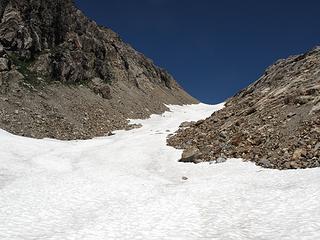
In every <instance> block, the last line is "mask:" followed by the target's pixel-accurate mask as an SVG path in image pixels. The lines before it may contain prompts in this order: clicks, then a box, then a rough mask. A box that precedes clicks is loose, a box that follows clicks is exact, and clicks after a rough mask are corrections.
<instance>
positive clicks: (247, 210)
mask: <svg viewBox="0 0 320 240" xmlns="http://www.w3.org/2000/svg"><path fill="white" fill-rule="evenodd" d="M222 107H223V104H221V105H215V106H210V105H205V104H198V105H189V106H170V109H171V111H170V112H166V113H164V114H162V115H152V116H151V118H150V119H147V120H132V121H131V122H132V123H136V124H139V123H140V124H142V125H143V127H141V128H139V129H133V130H131V131H117V132H116V135H114V136H110V137H102V138H96V139H92V140H86V141H70V142H64V141H57V140H50V139H44V140H36V139H29V138H24V137H18V136H14V135H12V134H9V133H7V132H5V131H2V130H1V131H0V239H1V240H15V239H26V240H31V239H32V240H36V239H37V240H38V239H46V240H47V239H48V240H55V239H57V240H61V239H94V240H100V239H101V240H102V239H104V240H105V239H108V240H109V239H121V240H126V239H130V240H132V239H148V240H152V239H159V240H160V239H183V240H188V239H192V240H193V239H237V240H238V239H270V240H271V239H290V240H291V239H319V238H320V204H319V199H320V184H319V183H320V182H319V179H320V170H319V169H307V170H292V171H277V170H268V169H262V168H260V167H257V166H255V165H254V164H252V163H245V162H242V161H241V160H237V159H230V160H228V161H227V162H225V163H221V164H211V165H210V164H208V163H202V164H199V165H194V164H183V163H178V162H177V160H178V159H179V157H180V154H181V151H180V150H176V149H174V148H172V147H168V146H166V137H167V135H168V134H169V133H172V132H174V131H176V130H177V129H178V126H179V125H180V123H181V122H184V121H193V120H199V119H202V118H205V117H208V116H210V115H211V114H212V112H213V111H216V110H218V109H220V108H222ZM183 177H186V178H187V179H186V178H184V179H183Z"/></svg>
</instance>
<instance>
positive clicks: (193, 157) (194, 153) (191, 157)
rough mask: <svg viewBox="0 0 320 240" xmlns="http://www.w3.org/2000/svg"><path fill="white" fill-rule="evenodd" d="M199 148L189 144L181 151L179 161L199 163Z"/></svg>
mask: <svg viewBox="0 0 320 240" xmlns="http://www.w3.org/2000/svg"><path fill="white" fill-rule="evenodd" d="M199 157H200V150H199V149H198V148H197V147H194V146H191V147H189V148H187V149H185V150H184V151H183V153H182V156H181V159H180V160H179V162H191V163H200V162H201V160H200V159H199Z"/></svg>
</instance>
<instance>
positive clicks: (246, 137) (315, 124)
mask: <svg viewBox="0 0 320 240" xmlns="http://www.w3.org/2000/svg"><path fill="white" fill-rule="evenodd" d="M168 143H169V144H170V145H172V146H175V147H176V148H179V149H185V151H184V154H183V155H182V158H181V160H180V161H182V162H194V163H198V162H202V161H218V162H220V161H225V159H227V158H242V159H245V160H247V161H253V162H255V163H256V164H257V165H259V166H262V167H266V168H276V169H296V168H312V167H320V48H319V47H317V48H315V49H313V50H312V51H310V52H308V53H306V54H303V55H299V56H292V57H289V58H288V59H285V60H279V61H277V62H276V63H275V64H274V65H272V66H270V67H269V68H268V69H267V70H266V71H265V73H264V74H263V76H262V77H261V78H260V79H258V80H257V81H256V82H255V83H253V84H252V85H250V86H249V87H247V88H246V89H244V90H242V91H241V92H239V93H238V94H236V95H235V96H234V97H232V98H230V99H229V100H227V101H226V103H225V108H223V109H222V110H220V111H218V112H215V113H213V114H212V116H211V117H209V118H207V119H206V120H201V121H198V122H195V123H183V124H182V125H181V128H180V130H178V132H177V133H176V135H174V136H172V137H170V138H169V139H168Z"/></svg>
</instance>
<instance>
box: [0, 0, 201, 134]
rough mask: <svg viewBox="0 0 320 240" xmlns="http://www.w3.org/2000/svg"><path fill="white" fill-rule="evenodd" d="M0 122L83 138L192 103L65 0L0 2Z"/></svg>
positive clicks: (24, 130)
mask: <svg viewBox="0 0 320 240" xmlns="http://www.w3.org/2000/svg"><path fill="white" fill-rule="evenodd" d="M0 19H1V23H0V128H2V129H5V130H7V131H9V132H12V133H15V134H19V135H22V136H29V137H36V138H43V137H50V138H58V139H86V138H92V137H96V136H103V135H106V134H108V133H110V132H111V131H113V130H115V129H123V128H127V127H129V128H130V126H128V121H127V119H128V118H145V117H148V116H149V115H150V114H152V113H161V112H163V111H165V110H166V109H167V108H166V106H165V104H191V103H197V102H198V101H197V100H196V99H194V98H192V97H191V96H189V95H188V94H187V93H186V92H185V91H184V90H183V89H182V88H181V87H180V86H179V85H178V83H177V82H176V81H175V80H174V79H173V78H172V76H171V75H170V74H168V73H167V72H166V71H165V70H163V69H160V68H158V67H156V66H155V65H154V64H153V63H152V61H151V60H150V59H148V58H146V57H145V56H143V55H142V54H140V53H138V52H137V51H135V50H134V49H133V48H132V47H130V46H129V45H128V44H126V43H124V42H123V41H122V40H121V39H120V37H119V36H118V35H117V34H116V33H114V32H113V31H112V30H110V29H107V28H104V27H101V26H98V25H97V24H96V23H95V22H94V21H92V20H89V19H88V18H87V17H86V16H85V15H84V14H83V13H82V12H81V11H80V10H79V9H77V8H76V7H75V5H74V3H73V1H72V0H0Z"/></svg>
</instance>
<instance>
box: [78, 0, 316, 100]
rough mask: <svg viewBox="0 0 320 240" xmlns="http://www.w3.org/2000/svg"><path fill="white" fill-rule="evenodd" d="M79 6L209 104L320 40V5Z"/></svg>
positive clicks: (178, 0)
mask: <svg viewBox="0 0 320 240" xmlns="http://www.w3.org/2000/svg"><path fill="white" fill-rule="evenodd" d="M75 2H76V4H77V6H78V7H79V8H80V9H81V10H82V11H83V12H85V13H86V15H88V16H89V17H90V18H91V19H93V20H95V21H96V22H97V23H98V24H100V25H104V26H106V27H109V28H111V29H113V30H114V31H115V32H117V33H119V34H120V36H121V38H122V39H123V40H124V41H126V42H128V43H130V44H131V45H132V46H133V47H134V48H135V49H137V50H138V51H140V52H142V53H144V54H145V55H146V56H148V57H149V58H151V59H153V61H154V62H155V63H156V64H157V65H159V66H161V67H164V68H166V69H167V70H168V71H169V72H170V73H171V74H172V75H173V76H174V77H175V79H176V80H177V81H178V82H179V83H180V84H181V85H182V86H183V87H184V88H185V89H186V90H187V91H188V92H189V93H191V94H192V95H193V96H195V97H196V98H198V99H199V100H201V101H203V102H206V103H217V102H221V101H223V100H225V99H226V98H228V97H230V96H232V95H233V94H235V93H236V92H237V91H238V90H240V89H241V88H244V87H246V86H247V85H248V84H249V83H251V82H253V81H255V80H256V79H257V78H258V77H259V76H260V75H261V74H263V72H264V69H265V68H266V67H267V66H269V65H270V64H272V63H273V62H274V61H276V60H277V59H279V58H285V57H287V56H289V55H294V54H299V53H303V52H305V51H307V50H309V49H311V48H313V47H314V46H316V45H319V41H320V1H319V0H318V1H316V0H303V1H302V0H300V1H296V0H292V1H287V0H284V1H281V0H277V1H276V0H268V1H258V0H255V1H253V0H241V1H239V0H221V1H215V0H108V1H102V0H90V1H88V0H76V1H75Z"/></svg>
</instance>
